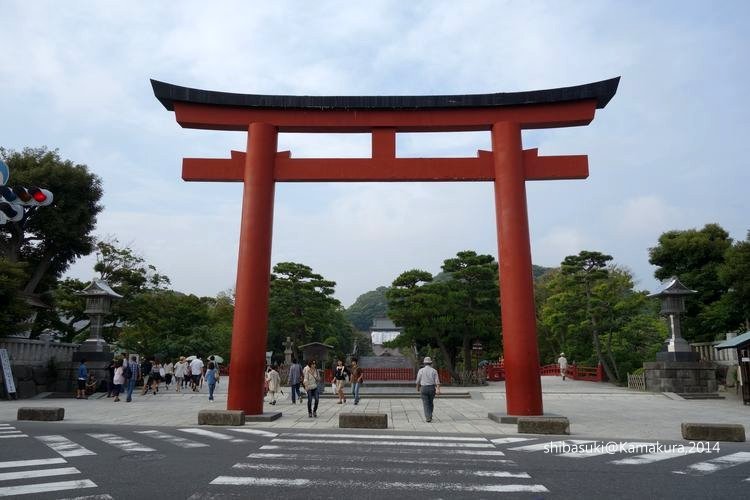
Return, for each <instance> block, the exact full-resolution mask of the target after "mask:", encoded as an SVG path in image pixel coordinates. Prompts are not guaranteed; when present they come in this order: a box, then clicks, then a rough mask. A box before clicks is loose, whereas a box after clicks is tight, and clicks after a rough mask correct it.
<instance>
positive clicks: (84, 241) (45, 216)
mask: <svg viewBox="0 0 750 500" xmlns="http://www.w3.org/2000/svg"><path fill="white" fill-rule="evenodd" d="M0 157H1V158H2V159H3V160H4V161H5V162H6V163H7V164H8V167H9V168H10V170H11V181H12V185H18V186H42V187H45V188H47V189H49V190H50V191H52V193H53V194H54V202H53V204H52V205H50V206H47V207H43V208H40V209H39V210H36V209H34V208H32V209H30V210H29V211H28V213H27V215H26V216H25V217H24V219H23V220H21V221H19V222H8V223H6V224H5V225H3V226H0V257H3V258H5V259H7V260H8V261H10V262H12V263H16V262H25V263H26V264H27V268H26V270H27V275H26V277H25V279H24V283H23V292H25V293H27V294H34V293H38V292H39V291H40V290H41V291H44V290H47V289H48V288H50V287H52V286H53V285H54V284H55V281H56V280H57V278H59V277H60V276H61V275H62V273H63V272H65V270H66V269H67V268H68V267H69V266H70V264H71V263H72V262H73V261H74V260H75V259H77V258H79V257H81V256H84V255H88V254H90V253H91V252H92V251H93V249H94V237H93V235H92V232H93V230H94V227H95V225H96V216H97V214H98V213H99V212H100V211H101V210H102V207H101V205H100V204H99V200H100V199H101V197H102V188H101V180H100V179H99V177H97V176H96V175H94V174H92V173H91V172H89V170H88V167H86V166H85V165H78V164H74V163H73V162H71V161H69V160H62V159H61V158H60V155H59V153H58V151H57V150H55V151H49V150H48V149H46V148H38V149H31V148H27V149H24V150H23V151H21V152H17V151H12V150H6V149H3V148H0Z"/></svg>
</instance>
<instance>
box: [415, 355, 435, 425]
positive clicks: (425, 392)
mask: <svg viewBox="0 0 750 500" xmlns="http://www.w3.org/2000/svg"><path fill="white" fill-rule="evenodd" d="M417 392H419V393H420V394H421V395H422V406H423V407H424V419H425V421H426V422H432V410H433V409H434V408H435V405H434V400H435V394H438V395H439V394H440V377H438V372H437V370H435V369H434V368H433V367H432V358H431V357H429V356H427V357H426V358H424V366H423V367H422V368H421V369H420V370H419V371H418V372H417Z"/></svg>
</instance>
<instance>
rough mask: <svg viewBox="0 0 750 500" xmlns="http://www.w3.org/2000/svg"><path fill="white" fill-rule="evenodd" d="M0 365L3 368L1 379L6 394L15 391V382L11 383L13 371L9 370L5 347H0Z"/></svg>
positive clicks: (8, 359)
mask: <svg viewBox="0 0 750 500" xmlns="http://www.w3.org/2000/svg"><path fill="white" fill-rule="evenodd" d="M0 365H2V368H3V380H5V389H6V391H7V392H8V394H9V395H10V394H15V393H16V384H14V383H13V372H11V371H10V358H9V357H8V350H7V349H0Z"/></svg>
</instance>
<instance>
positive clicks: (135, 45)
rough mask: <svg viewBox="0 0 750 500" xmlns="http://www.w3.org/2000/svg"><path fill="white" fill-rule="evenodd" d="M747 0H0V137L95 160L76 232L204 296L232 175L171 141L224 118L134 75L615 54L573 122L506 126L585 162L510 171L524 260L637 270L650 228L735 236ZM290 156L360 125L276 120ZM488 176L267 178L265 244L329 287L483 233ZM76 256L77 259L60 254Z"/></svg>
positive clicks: (405, 147) (590, 68)
mask: <svg viewBox="0 0 750 500" xmlns="http://www.w3.org/2000/svg"><path fill="white" fill-rule="evenodd" d="M749 13H750V6H749V5H748V4H746V3H743V2H721V3H717V4H716V5H712V7H711V9H710V12H709V13H708V14H707V11H706V9H705V6H703V5H701V4H693V3H687V4H685V3H684V2H677V1H676V0H675V1H667V2H659V3H652V4H642V3H632V2H631V3H625V2H614V1H602V2H600V1H596V2H594V1H583V2H574V3H570V2H568V3H565V4H562V3H560V2H533V3H529V2H525V3H523V2H498V1H490V0H487V1H473V2H462V3H460V4H457V3H456V2H450V1H414V2H400V1H396V0H392V1H372V2H368V3H367V4H352V3H350V2H344V1H335V2H318V3H308V4H304V3H298V2H285V1H280V2H273V3H269V2H244V1H222V2H215V3H212V4H211V5H208V4H206V3H205V2H199V1H185V2H180V7H179V8H175V7H174V6H173V5H171V4H155V3H153V2H145V1H141V2H138V1H135V2H128V3H127V4H125V3H122V4H118V3H112V2H106V3H103V2H94V1H89V2H86V1H82V2H76V3H71V4H69V5H68V4H66V6H65V8H64V9H61V8H60V7H59V6H58V5H57V2H52V1H48V2H45V1H39V2H25V1H20V0H19V1H6V2H4V3H3V7H2V13H0V46H2V47H3V60H2V64H0V90H1V92H0V110H2V117H1V118H2V119H0V137H1V138H2V139H0V141H1V142H2V143H1V144H0V146H4V147H10V148H14V149H20V148H23V147H25V146H40V145H43V144H47V145H49V146H50V147H53V148H55V147H59V148H60V150H61V154H62V156H63V157H66V158H71V159H73V160H74V161H77V162H81V163H85V164H88V165H89V166H90V167H91V169H92V170H93V171H94V172H96V173H97V174H98V175H100V176H101V177H102V179H103V184H104V190H105V197H104V199H103V204H104V205H105V206H106V209H105V211H104V212H103V213H102V214H101V216H100V221H99V227H98V229H97V231H98V233H99V234H101V235H105V234H109V233H112V234H115V235H117V236H118V237H119V238H120V241H122V242H133V245H134V246H135V248H136V249H137V250H139V251H140V252H142V253H143V254H144V257H146V258H147V260H149V261H150V262H153V263H154V264H156V265H157V267H159V268H160V269H161V270H162V271H164V272H166V273H167V274H169V275H170V277H171V278H172V280H173V282H174V285H175V287H176V288H178V289H182V290H184V291H187V292H195V293H200V294H206V295H212V294H215V293H216V292H218V291H220V290H224V289H226V288H227V287H229V286H233V284H234V271H235V268H236V252H237V239H238V237H239V229H238V228H239V205H240V202H241V199H240V198H241V186H240V185H238V184H234V185H222V184H201V183H195V184H185V183H183V182H182V181H181V180H180V164H181V158H183V157H228V156H229V151H230V150H231V149H244V148H245V144H246V141H245V137H244V134H241V133H229V132H217V131H203V130H184V129H181V128H180V127H179V126H178V125H177V124H176V123H175V120H174V115H173V114H172V113H169V112H167V111H166V110H164V108H163V107H162V106H161V105H160V104H159V103H158V102H157V101H156V100H155V99H154V97H153V95H152V92H151V89H150V85H149V81H148V79H149V78H156V79H161V80H164V81H168V82H171V83H175V84H179V85H185V86H190V87H197V88H206V89H214V90H223V91H231V92H250V93H268V94H303V95H337V94H342V95H362V94H375V95H377V94H435V93H477V92H495V91H520V90H531V89H539V88H552V87H558V86H567V85H575V84H580V83H585V82H588V81H596V80H601V79H605V78H610V77H612V76H617V75H622V82H621V85H620V89H619V90H618V93H617V95H616V96H615V98H614V99H613V100H612V102H611V103H610V104H609V105H608V106H607V108H606V109H603V110H598V111H597V115H596V118H595V120H594V121H593V122H592V124H591V125H590V126H588V127H577V128H571V129H564V130H560V129H556V130H539V131H527V132H525V133H524V143H525V144H526V146H527V147H539V148H540V154H545V155H552V154H588V155H589V163H590V172H591V175H590V178H589V179H587V180H586V181H567V182H543V183H533V184H532V183H529V188H528V196H529V214H530V221H529V222H530V227H531V244H532V250H533V256H534V262H535V263H537V264H541V265H557V264H559V262H560V260H562V258H564V257H565V256H566V255H569V254H575V253H577V252H579V251H580V250H582V249H591V250H599V251H603V252H606V253H610V254H612V255H613V256H614V258H615V261H617V262H618V263H621V264H624V265H627V266H628V267H630V268H631V269H633V270H634V272H635V273H636V274H637V275H638V277H639V278H641V279H642V280H648V279H650V275H651V272H652V270H651V269H650V267H649V265H648V263H647V259H648V257H647V249H648V247H649V246H653V245H654V244H655V242H656V237H658V235H659V234H660V232H662V231H664V230H667V229H680V228H686V227H700V226H702V225H703V224H705V223H707V222H719V223H720V224H722V225H723V226H724V227H725V228H726V229H727V230H728V231H729V232H730V233H731V234H732V236H734V237H738V238H744V236H745V234H746V231H747V229H748V226H747V217H746V214H747V213H750V201H748V197H747V195H746V185H747V182H746V181H747V179H748V177H747V167H746V165H745V163H746V161H745V159H746V158H747V157H748V156H750V141H747V140H746V137H747V135H748V124H747V120H746V117H745V116H744V108H743V106H741V105H738V104H737V103H741V102H743V101H742V98H743V96H744V95H745V93H746V90H745V88H744V86H743V82H746V81H747V78H748V73H749V72H750V69H749V68H748V66H747V64H744V59H743V56H744V55H745V53H744V51H743V50H742V48H743V47H747V46H748V44H749V43H750V39H749V38H750V35H749V34H748V32H747V29H746V24H747V19H748V17H749V16H748V14H749ZM279 147H280V149H291V151H292V154H293V155H294V156H296V157H303V156H324V157H325V156H339V157H356V156H364V155H366V154H367V153H368V152H369V139H368V138H367V137H363V136H354V137H342V136H310V135H295V134H284V135H282V136H281V137H280V138H279ZM488 147H489V140H488V134H486V133H477V134H462V135H455V134H454V135H443V134H437V135H430V136H425V137H414V136H413V135H403V136H399V138H398V154H399V156H421V155H445V156H457V155H473V154H475V151H476V149H477V148H488ZM493 200H494V196H493V192H492V186H491V185H489V184H464V185H458V184H408V185H407V184H382V185H379V184H367V185H365V184H355V185H336V184H328V185H316V184H304V185H299V184H295V185H291V184H290V185H280V186H278V187H277V198H276V220H275V222H276V224H275V240H274V247H273V251H274V261H279V260H295V261H300V262H304V263H306V264H308V265H311V266H312V267H313V268H314V269H316V271H318V272H321V273H322V274H324V275H326V276H328V277H331V278H332V279H335V280H336V281H337V282H338V283H339V286H338V292H337V293H338V294H339V296H340V297H341V298H342V300H343V301H344V302H345V303H350V302H351V301H352V300H353V299H354V298H355V297H356V295H358V294H359V293H363V292H365V291H367V290H369V289H372V288H374V287H375V286H377V285H380V284H387V283H389V282H390V281H392V280H393V278H394V277H395V276H396V275H397V274H398V273H400V272H401V271H403V270H406V269H408V268H410V267H422V268H426V269H427V270H429V271H431V272H437V271H438V270H439V266H440V263H441V262H442V260H443V259H445V258H447V257H450V256H451V255H453V254H455V252H456V251H459V250H463V249H467V248H473V249H476V250H478V251H481V252H484V253H492V254H494V253H495V252H496V241H495V221H494V207H493ZM75 268H76V269H82V271H81V272H82V275H83V276H85V277H90V274H91V271H90V269H87V268H86V266H84V265H83V263H82V264H78V265H76V266H75Z"/></svg>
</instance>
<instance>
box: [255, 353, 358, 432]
mask: <svg viewBox="0 0 750 500" xmlns="http://www.w3.org/2000/svg"><path fill="white" fill-rule="evenodd" d="M347 380H349V381H350V382H351V384H352V395H353V397H354V404H355V405H357V404H359V400H360V396H359V392H360V387H361V385H362V383H363V382H364V371H363V370H362V368H360V367H359V364H358V362H357V359H356V358H354V359H352V361H351V369H350V368H348V367H346V366H344V361H343V360H338V361H337V362H336V368H334V370H333V376H332V379H331V384H332V385H333V388H334V392H335V394H336V395H337V396H338V398H339V401H338V403H337V404H344V403H346V394H345V384H346V381H347ZM323 383H324V381H323V378H322V376H321V374H320V371H319V370H318V364H317V361H315V360H308V361H307V364H306V366H305V367H304V368H302V366H301V365H300V363H299V362H298V361H297V358H292V364H291V366H290V367H289V388H290V392H291V396H292V404H297V401H298V400H299V402H300V403H302V399H303V392H302V389H304V395H306V396H307V414H308V416H309V417H310V418H316V417H317V416H318V405H319V403H320V393H321V392H322V391H323V385H322V384H323ZM265 384H266V391H267V393H268V394H269V395H270V399H271V401H270V404H272V405H275V404H276V393H277V392H278V391H280V387H281V379H280V376H279V373H278V368H277V366H276V365H273V366H269V367H268V369H267V370H266V375H265Z"/></svg>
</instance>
